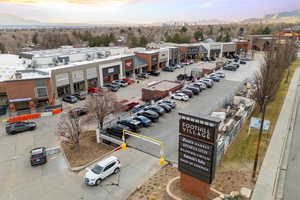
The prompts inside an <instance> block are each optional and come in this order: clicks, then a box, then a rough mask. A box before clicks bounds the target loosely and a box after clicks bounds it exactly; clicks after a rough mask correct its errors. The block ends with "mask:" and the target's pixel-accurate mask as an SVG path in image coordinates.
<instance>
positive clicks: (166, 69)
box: [162, 67, 174, 72]
mask: <svg viewBox="0 0 300 200" xmlns="http://www.w3.org/2000/svg"><path fill="white" fill-rule="evenodd" d="M162 70H163V71H166V72H174V68H173V67H163V68H162Z"/></svg>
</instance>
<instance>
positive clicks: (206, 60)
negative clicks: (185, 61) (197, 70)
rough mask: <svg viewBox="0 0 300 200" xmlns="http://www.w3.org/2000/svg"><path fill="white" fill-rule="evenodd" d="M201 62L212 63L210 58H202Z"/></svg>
mask: <svg viewBox="0 0 300 200" xmlns="http://www.w3.org/2000/svg"><path fill="white" fill-rule="evenodd" d="M201 60H202V61H204V62H208V61H210V59H209V58H208V57H203V58H201Z"/></svg>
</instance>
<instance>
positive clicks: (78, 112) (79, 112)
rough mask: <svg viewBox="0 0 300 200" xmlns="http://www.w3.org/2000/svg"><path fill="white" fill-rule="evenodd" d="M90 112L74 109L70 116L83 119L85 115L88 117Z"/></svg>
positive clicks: (82, 108)
mask: <svg viewBox="0 0 300 200" xmlns="http://www.w3.org/2000/svg"><path fill="white" fill-rule="evenodd" d="M88 112H89V110H88V108H86V107H78V108H73V109H72V110H70V111H69V115H70V116H71V117H81V116H83V115H86V114H87V113H88Z"/></svg>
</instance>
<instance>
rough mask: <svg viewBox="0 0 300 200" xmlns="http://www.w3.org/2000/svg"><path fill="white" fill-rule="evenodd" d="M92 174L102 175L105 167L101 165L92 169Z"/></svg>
mask: <svg viewBox="0 0 300 200" xmlns="http://www.w3.org/2000/svg"><path fill="white" fill-rule="evenodd" d="M91 170H92V172H94V173H95V174H101V172H102V170H103V167H101V166H100V165H96V166H95V167H94V168H93V169H91Z"/></svg>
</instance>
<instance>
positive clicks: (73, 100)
mask: <svg viewBox="0 0 300 200" xmlns="http://www.w3.org/2000/svg"><path fill="white" fill-rule="evenodd" d="M77 100H78V99H77V98H76V97H75V96H72V95H67V96H64V98H63V101H65V102H68V103H77Z"/></svg>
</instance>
